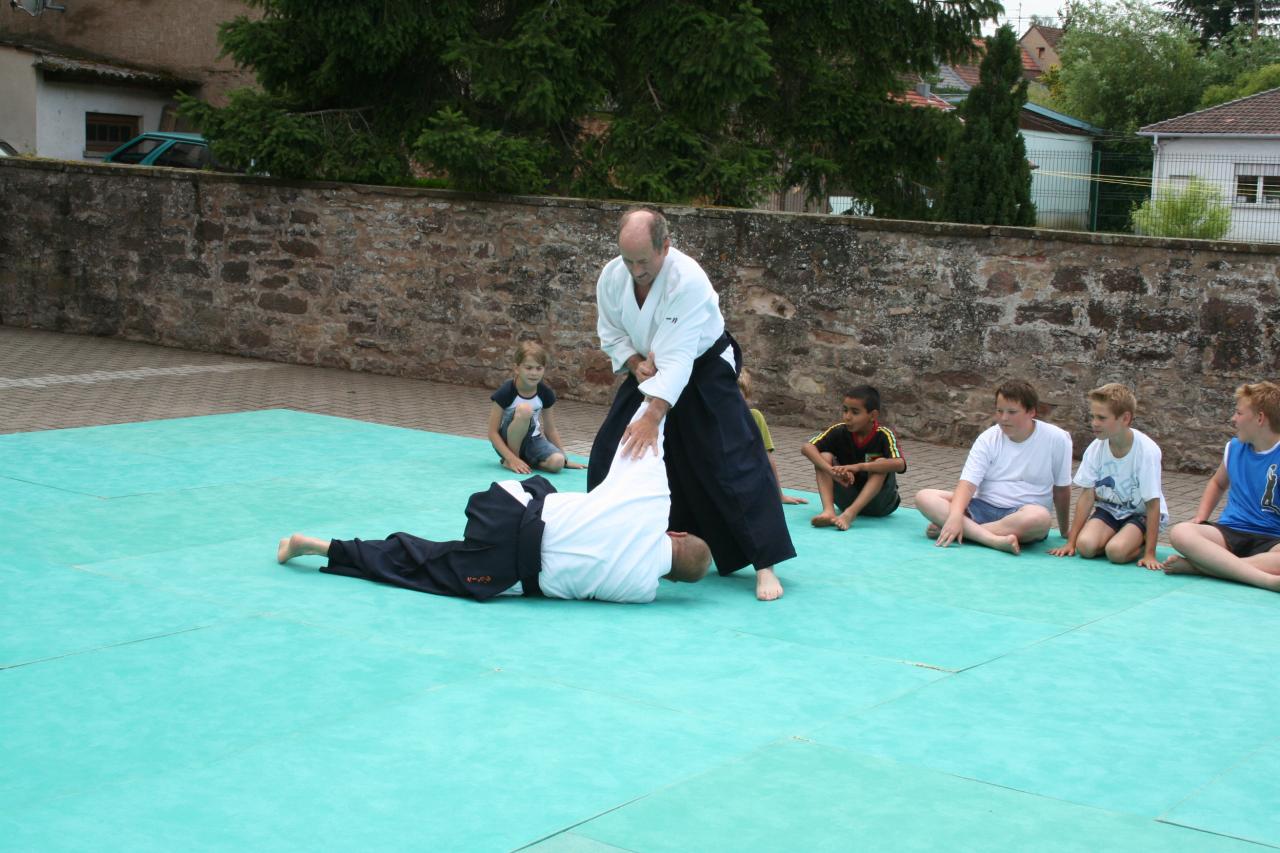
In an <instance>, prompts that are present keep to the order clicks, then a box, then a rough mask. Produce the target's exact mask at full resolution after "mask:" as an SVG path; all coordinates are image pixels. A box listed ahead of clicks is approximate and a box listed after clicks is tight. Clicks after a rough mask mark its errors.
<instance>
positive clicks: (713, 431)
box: [587, 332, 796, 575]
mask: <svg viewBox="0 0 1280 853" xmlns="http://www.w3.org/2000/svg"><path fill="white" fill-rule="evenodd" d="M731 344H732V346H733V352H734V360H735V362H736V363H737V364H739V365H741V364H742V358H741V350H740V349H739V348H738V344H737V342H736V341H734V340H733V338H732V337H731V336H730V335H729V334H728V333H727V332H726V333H725V335H724V336H723V337H722V338H721V339H720V340H718V341H717V342H716V343H715V344H714V345H713V346H712V347H711V348H710V349H709V350H707V351H706V352H705V353H703V354H702V355H701V356H699V357H698V358H697V359H696V360H695V361H694V362H693V372H692V373H691V374H690V376H689V382H688V384H686V385H685V388H684V391H682V392H681V394H680V399H679V400H677V401H676V403H675V405H674V406H673V407H672V408H671V411H670V412H669V413H668V414H667V426H666V441H665V443H664V445H663V447H664V450H665V453H666V462H667V480H668V482H669V483H670V485H671V521H670V529H671V530H679V531H683V532H685V533H692V534H694V535H696V536H701V537H702V538H703V539H705V540H706V542H707V545H708V546H709V547H710V548H711V555H712V557H713V558H714V559H715V561H716V570H717V571H718V572H720V574H722V575H727V574H729V573H731V572H736V571H737V570H738V569H741V568H742V567H743V566H746V565H748V564H751V565H754V566H755V567H756V568H767V567H769V566H774V565H777V564H778V563H780V562H782V561H783V560H788V559H790V558H792V557H794V556H795V555H796V551H795V547H794V546H793V545H792V544H791V533H790V532H789V531H788V530H787V522H786V518H785V517H784V516H783V514H782V504H781V502H780V501H779V499H778V485H777V482H776V481H775V480H774V478H773V470H772V469H771V468H770V466H769V457H768V456H767V455H766V452H765V449H764V443H763V442H762V441H761V440H760V431H759V430H758V429H756V425H755V422H754V421H753V420H752V419H751V412H750V411H749V410H748V408H747V404H746V401H745V400H743V399H742V392H741V391H739V390H738V376H737V371H736V370H734V368H732V367H730V366H729V364H728V362H726V361H725V360H724V359H723V358H722V357H721V355H720V353H721V352H723V351H724V348H725V347H726V346H729V345H731ZM642 402H644V394H643V393H641V391H640V388H639V384H638V383H637V382H636V379H635V376H634V375H632V374H630V373H628V375H627V378H626V379H625V380H624V381H623V383H622V387H620V388H619V389H618V393H617V395H616V396H615V397H614V398H613V405H612V406H611V407H610V409H609V414H608V415H606V416H605V420H604V423H603V424H602V425H601V427H600V430H599V432H597V433H596V438H595V441H594V442H593V443H592V445H591V461H590V464H589V465H588V467H587V489H588V490H590V489H594V488H595V487H596V486H597V485H599V484H600V483H602V482H604V478H605V477H606V476H608V474H609V467H610V465H612V463H613V456H614V453H615V452H617V449H618V443H619V442H620V441H621V440H622V434H623V432H624V431H625V430H626V428H627V425H628V424H629V423H630V422H631V418H632V416H633V415H634V414H635V412H636V410H637V409H638V408H640V404H641V403H642Z"/></svg>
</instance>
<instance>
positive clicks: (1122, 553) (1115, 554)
mask: <svg viewBox="0 0 1280 853" xmlns="http://www.w3.org/2000/svg"><path fill="white" fill-rule="evenodd" d="M1106 554H1107V559H1108V560H1110V561H1111V562H1113V563H1128V562H1129V561H1130V560H1132V559H1133V549H1132V548H1130V547H1129V546H1127V545H1126V544H1125V543H1124V542H1121V541H1119V538H1118V537H1117V538H1115V539H1112V540H1111V541H1110V542H1108V543H1107V547H1106Z"/></svg>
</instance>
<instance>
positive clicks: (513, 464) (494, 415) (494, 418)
mask: <svg viewBox="0 0 1280 853" xmlns="http://www.w3.org/2000/svg"><path fill="white" fill-rule="evenodd" d="M503 411H504V410H503V408H502V407H501V406H499V405H498V404H497V403H494V404H493V408H491V409H490V410H489V443H490V444H492V445H493V449H494V450H496V451H498V455H499V456H501V457H502V462H503V464H504V465H506V466H507V467H508V468H510V469H511V470H512V471H514V472H516V473H517V474H531V473H533V472H532V471H531V470H530V468H529V466H528V465H526V464H525V463H524V460H522V459H521V458H520V454H518V453H513V452H512V450H511V448H510V447H508V446H507V443H506V442H505V441H503V440H502V434H501V433H499V432H498V426H499V425H500V424H501V423H502V413H503ZM521 468H523V469H524V470H523V471H522V470H520V469H521Z"/></svg>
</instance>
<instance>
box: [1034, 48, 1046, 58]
mask: <svg viewBox="0 0 1280 853" xmlns="http://www.w3.org/2000/svg"><path fill="white" fill-rule="evenodd" d="M1036 59H1044V48H1043V47H1037V48H1036Z"/></svg>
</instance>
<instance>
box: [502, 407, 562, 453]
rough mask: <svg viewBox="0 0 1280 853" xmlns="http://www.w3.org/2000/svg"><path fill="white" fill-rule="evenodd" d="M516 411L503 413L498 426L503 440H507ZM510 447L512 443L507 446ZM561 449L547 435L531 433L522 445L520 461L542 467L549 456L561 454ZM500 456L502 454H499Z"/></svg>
mask: <svg viewBox="0 0 1280 853" xmlns="http://www.w3.org/2000/svg"><path fill="white" fill-rule="evenodd" d="M515 415H516V413H515V410H514V409H512V410H511V411H509V412H503V413H502V422H501V423H499V424H498V435H500V436H502V440H503V441H504V442H505V441H506V440H507V427H509V426H511V421H512V419H513V418H514V417H515ZM507 446H508V447H509V446H510V443H508V445H507ZM559 452H560V448H558V447H556V446H555V445H554V444H552V443H551V442H550V441H549V440H548V439H547V437H546V436H545V435H542V434H541V433H539V434H538V435H533V433H532V432H530V433H529V434H528V435H526V436H525V437H524V441H523V442H521V444H520V453H519V456H520V459H521V461H522V462H524V463H526V464H528V465H540V464H541V463H542V462H543V461H545V460H546V458H547V457H548V456H550V455H551V454H553V453H559ZM498 455H499V456H501V455H502V454H501V453H499V454H498Z"/></svg>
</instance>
